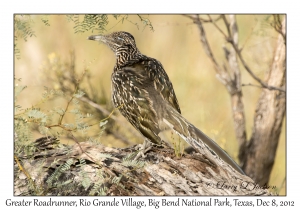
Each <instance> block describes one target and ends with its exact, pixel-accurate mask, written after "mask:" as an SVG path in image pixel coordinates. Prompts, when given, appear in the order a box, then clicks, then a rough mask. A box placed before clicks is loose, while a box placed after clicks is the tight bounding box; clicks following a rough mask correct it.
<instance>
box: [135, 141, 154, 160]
mask: <svg viewBox="0 0 300 210" xmlns="http://www.w3.org/2000/svg"><path fill="white" fill-rule="evenodd" d="M135 149H136V150H139V152H138V154H137V155H136V156H135V158H134V160H137V159H139V158H140V157H143V158H145V157H146V155H145V154H146V153H147V152H148V151H149V150H151V149H152V143H151V142H149V141H147V140H145V141H144V143H143V144H138V145H137V146H136V147H135Z"/></svg>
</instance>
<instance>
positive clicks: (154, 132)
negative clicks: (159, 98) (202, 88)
mask: <svg viewBox="0 0 300 210" xmlns="http://www.w3.org/2000/svg"><path fill="white" fill-rule="evenodd" d="M112 82H113V86H112V87H113V96H112V99H113V103H114V105H115V106H116V107H119V110H120V112H121V113H122V115H123V116H124V117H125V118H126V119H127V120H128V121H129V122H130V123H131V124H132V125H133V126H134V127H135V128H136V129H137V130H139V131H140V132H141V134H142V135H144V136H145V137H146V138H147V139H149V140H150V141H151V142H153V143H155V144H160V143H161V139H160V137H159V136H158V134H159V132H160V129H159V120H158V115H157V112H156V109H155V108H154V107H153V100H154V99H153V97H155V95H157V93H152V91H151V90H153V89H154V88H153V81H151V80H150V79H149V77H148V76H147V75H146V74H145V72H144V70H143V68H140V67H139V66H130V67H128V66H127V67H122V69H121V71H116V72H114V73H113V74H112ZM150 92H151V93H150Z"/></svg>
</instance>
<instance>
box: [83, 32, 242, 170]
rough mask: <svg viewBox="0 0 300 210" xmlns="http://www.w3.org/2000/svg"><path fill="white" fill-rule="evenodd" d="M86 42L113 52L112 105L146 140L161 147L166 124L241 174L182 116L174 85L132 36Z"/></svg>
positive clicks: (120, 34)
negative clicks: (161, 133) (201, 143)
mask: <svg viewBox="0 0 300 210" xmlns="http://www.w3.org/2000/svg"><path fill="white" fill-rule="evenodd" d="M88 39H89V40H96V41H101V42H103V43H105V44H106V45H107V46H108V47H110V49H111V50H112V51H113V52H114V53H115V55H116V65H115V67H114V71H113V73H112V77H111V79H112V101H113V104H114V106H115V107H119V110H120V112H121V113H122V115H123V116H124V117H125V118H126V119H127V120H128V121H129V122H130V123H131V124H132V125H133V126H134V127H135V128H136V129H137V130H138V131H140V132H141V133H142V134H143V135H144V136H145V137H146V139H147V140H149V141H151V142H152V143H155V144H161V139H160V137H159V136H158V134H159V133H160V132H161V131H162V130H163V129H164V127H165V125H168V126H169V127H170V128H171V129H173V130H174V131H175V132H176V133H178V134H179V135H180V136H181V137H182V138H183V139H184V140H185V141H187V142H188V143H189V144H190V145H191V146H193V147H196V146H195V145H197V146H198V147H199V146H200V147H201V145H200V144H199V142H201V141H202V142H204V143H205V144H206V145H207V146H208V147H210V148H211V149H212V150H213V152H215V153H216V154H218V155H219V156H220V158H222V159H223V160H224V161H226V162H227V163H229V164H230V165H231V166H232V167H233V168H235V169H236V170H238V171H239V172H241V173H243V171H242V170H241V169H240V167H239V166H238V165H237V164H236V163H235V162H234V161H233V160H232V159H231V158H230V157H229V155H228V154H227V153H226V152H225V151H224V150H222V149H221V148H220V147H219V146H218V145H217V144H216V143H215V142H214V141H213V140H211V139H210V138H209V137H207V136H206V135H205V134H204V133H203V132H202V131H200V130H199V129H197V128H196V127H195V126H194V125H192V124H191V123H189V122H188V121H187V120H186V119H185V118H184V117H183V116H182V115H181V111H180V107H179V104H178V101H177V98H176V95H175V92H174V89H173V85H172V83H171V81H170V80H169V77H168V75H167V73H166V72H165V70H164V68H163V66H162V64H161V63H160V62H159V61H157V60H156V59H154V58H150V57H147V56H145V55H143V54H142V53H140V51H139V50H138V48H137V47H136V45H135V40H134V37H133V36H132V35H131V34H129V33H128V32H122V31H120V32H113V33H111V34H108V35H92V36H89V37H88ZM210 151H211V150H210ZM211 152H212V151H211Z"/></svg>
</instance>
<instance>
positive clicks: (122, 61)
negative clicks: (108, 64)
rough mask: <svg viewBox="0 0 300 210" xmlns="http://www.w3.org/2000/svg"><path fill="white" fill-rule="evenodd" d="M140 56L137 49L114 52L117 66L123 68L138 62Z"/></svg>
mask: <svg viewBox="0 0 300 210" xmlns="http://www.w3.org/2000/svg"><path fill="white" fill-rule="evenodd" d="M141 57H142V54H141V53H140V51H139V50H138V49H137V48H127V49H122V50H118V51H117V52H116V58H117V65H118V66H125V65H128V64H132V63H134V62H137V61H139V59H140V58H141Z"/></svg>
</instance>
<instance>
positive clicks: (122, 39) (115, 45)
mask: <svg viewBox="0 0 300 210" xmlns="http://www.w3.org/2000/svg"><path fill="white" fill-rule="evenodd" d="M88 40H94V41H101V42H103V43H105V44H106V45H107V46H108V47H109V48H110V49H111V50H112V51H114V53H115V54H118V52H121V51H124V50H125V51H126V50H128V49H135V50H137V48H136V45H135V40H134V37H133V36H132V35H131V34H130V33H128V32H124V31H118V32H113V33H111V34H107V35H92V36H89V37H88Z"/></svg>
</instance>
